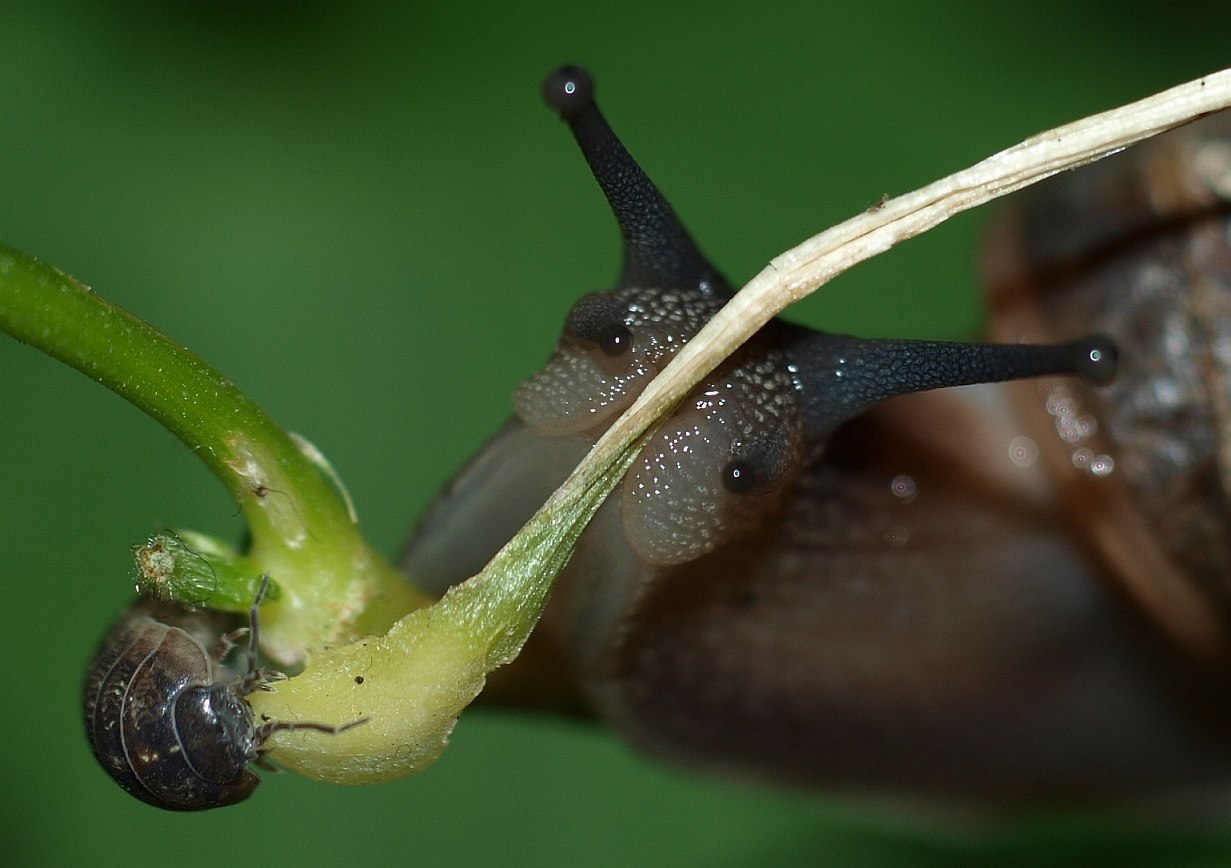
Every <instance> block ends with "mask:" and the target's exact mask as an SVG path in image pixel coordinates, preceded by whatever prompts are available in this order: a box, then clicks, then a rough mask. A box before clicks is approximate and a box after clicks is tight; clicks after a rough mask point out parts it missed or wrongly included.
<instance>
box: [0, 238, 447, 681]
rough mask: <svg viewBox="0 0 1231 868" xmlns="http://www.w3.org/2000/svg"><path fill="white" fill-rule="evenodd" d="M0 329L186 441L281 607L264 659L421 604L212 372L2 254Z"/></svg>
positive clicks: (386, 621) (327, 490) (32, 263)
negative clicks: (241, 524) (219, 486)
mask: <svg viewBox="0 0 1231 868" xmlns="http://www.w3.org/2000/svg"><path fill="white" fill-rule="evenodd" d="M0 330H3V331H6V332H8V333H9V334H11V335H12V336H13V337H15V338H17V339H18V340H19V341H22V342H24V343H27V344H30V345H32V346H34V347H37V348H38V349H40V350H42V351H43V352H45V353H47V354H48V355H51V356H54V357H55V358H57V359H59V360H60V361H62V362H65V363H66V364H68V365H71V366H72V367H74V368H76V369H77V370H79V371H81V372H82V373H84V374H86V375H87V376H89V377H92V378H93V379H95V380H97V381H98V382H100V383H102V384H103V385H104V386H106V387H107V388H109V389H111V390H112V391H114V392H116V393H117V394H119V395H120V396H121V397H123V398H125V399H127V400H128V401H130V402H132V403H133V404H135V405H136V406H137V407H138V408H139V409H141V410H144V411H145V412H146V413H148V414H149V415H150V416H152V417H153V418H154V419H155V420H157V421H158V422H159V423H161V424H162V425H163V426H164V427H166V428H167V430H169V431H170V432H171V433H172V434H174V435H176V436H177V437H179V438H180V440H182V441H184V443H185V444H186V445H187V446H188V447H189V448H190V449H191V450H192V451H193V452H195V453H196V454H197V455H198V456H199V457H200V458H201V460H202V461H204V462H205V463H206V465H207V466H208V467H209V468H210V470H212V471H213V472H214V474H215V475H216V476H217V477H218V478H219V479H220V480H222V483H223V485H225V486H226V488H227V490H228V491H229V492H230V493H231V495H232V496H233V497H234V498H235V500H236V501H237V502H238V503H239V505H240V507H241V508H242V509H243V513H244V517H245V518H246V519H247V521H248V527H249V528H250V530H251V532H252V549H251V551H250V552H249V553H248V556H249V557H250V559H251V560H252V562H253V563H255V564H257V565H259V567H260V569H261V570H262V571H263V572H269V573H270V574H271V575H272V576H273V578H274V579H275V580H276V581H277V582H278V584H279V585H280V587H281V589H282V597H281V599H279V600H278V601H277V602H271V603H270V604H269V606H268V607H267V609H268V611H267V613H264V612H265V610H263V613H264V614H263V621H264V623H263V628H264V631H263V639H264V640H265V641H264V647H265V650H266V651H267V652H268V653H269V654H270V656H271V657H273V658H274V659H276V660H278V661H279V662H281V663H283V664H292V663H296V662H299V661H301V660H303V659H305V657H306V653H307V650H308V649H312V648H319V647H323V646H325V645H331V644H337V643H339V642H345V641H350V640H351V639H354V638H357V637H359V636H363V635H371V634H373V633H381V632H384V630H385V629H387V628H388V627H389V625H390V624H392V623H393V622H394V621H395V620H396V619H397V618H399V617H401V616H402V615H404V614H405V613H406V612H407V611H410V610H411V609H413V608H416V607H417V606H419V605H421V604H422V603H423V602H424V600H423V598H422V597H421V596H420V595H419V594H417V593H416V592H415V591H414V590H413V588H411V586H410V585H409V584H408V583H407V582H406V580H405V579H404V578H403V577H402V576H401V575H400V574H399V573H398V572H397V571H396V570H395V569H394V568H393V567H392V566H390V565H389V564H388V563H387V562H386V561H385V560H384V559H383V558H381V557H380V556H379V555H378V554H376V552H375V551H373V550H372V549H371V547H370V546H369V545H368V544H367V542H366V541H365V540H364V539H363V536H362V535H361V534H360V533H359V529H358V528H357V527H356V526H355V525H354V524H353V523H352V522H351V520H350V517H349V515H348V513H347V510H346V507H345V505H344V504H343V502H342V500H341V499H340V498H339V497H338V495H337V493H336V492H335V491H334V490H333V489H332V488H331V487H330V485H329V483H328V482H327V481H326V480H325V479H324V478H323V477H322V476H321V474H320V472H318V470H317V468H316V466H314V464H313V462H312V460H310V459H309V457H308V456H306V455H305V454H304V452H303V451H301V449H300V448H299V447H298V446H297V445H296V444H295V442H294V441H292V439H291V438H290V437H288V436H287V434H286V433H285V432H284V431H283V430H282V429H281V428H279V427H278V425H277V424H276V423H275V422H274V421H273V420H272V419H270V418H269V417H268V416H267V415H266V414H265V413H264V411H262V410H261V408H260V407H258V406H257V405H256V404H255V403H254V402H253V401H252V400H251V399H250V398H248V397H247V396H246V395H244V394H243V393H242V392H241V391H240V390H239V389H237V388H236V387H235V386H234V384H232V383H231V382H230V381H228V380H227V379H226V378H225V377H223V376H222V375H221V374H220V373H218V371H216V370H214V369H213V368H211V367H210V366H209V365H207V364H205V363H204V362H203V361H201V360H200V359H198V358H197V357H196V356H194V355H193V354H192V353H190V352H188V351H187V350H186V349H184V348H183V347H180V346H179V345H177V344H175V343H174V342H172V341H171V340H169V339H168V338H167V337H165V336H164V335H162V334H160V333H159V332H157V331H156V330H154V329H153V328H152V327H150V326H149V325H148V324H146V323H144V322H142V321H141V320H139V319H137V318H136V317H134V316H133V315H132V314H130V313H128V312H127V311H124V310H122V309H120V308H118V307H116V306H115V305H113V304H111V303H110V302H108V301H107V300H106V299H103V298H100V297H99V296H97V295H95V294H94V293H93V292H91V291H90V290H89V288H88V287H85V286H83V285H82V284H80V283H78V282H77V281H76V280H74V279H73V278H71V277H69V276H68V275H66V274H64V273H63V272H61V271H59V270H58V269H55V268H52V267H51V266H49V265H45V264H43V263H41V262H38V261H37V260H35V259H33V258H31V257H29V256H26V255H25V254H23V253H19V252H18V251H16V250H14V249H12V248H10V247H7V246H4V245H2V244H0Z"/></svg>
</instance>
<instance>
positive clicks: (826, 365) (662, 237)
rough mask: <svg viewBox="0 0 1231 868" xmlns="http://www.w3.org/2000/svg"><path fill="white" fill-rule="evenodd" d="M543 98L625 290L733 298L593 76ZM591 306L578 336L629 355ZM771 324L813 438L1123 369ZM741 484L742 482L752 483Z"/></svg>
mask: <svg viewBox="0 0 1231 868" xmlns="http://www.w3.org/2000/svg"><path fill="white" fill-rule="evenodd" d="M543 96H544V97H545V98H546V100H547V102H548V103H550V104H551V105H552V107H554V108H555V109H556V110H557V111H559V112H560V116H561V117H562V118H563V119H564V120H565V121H567V122H568V125H569V127H570V128H571V129H572V131H573V136H574V137H575V138H576V139H577V144H578V145H579V146H580V147H581V151H582V154H584V155H585V158H586V162H588V163H589V164H590V169H591V170H592V171H593V172H594V177H595V179H597V181H598V183H599V186H600V187H602V189H603V193H604V194H605V195H606V196H607V201H608V203H609V204H610V205H611V210H612V211H613V212H615V216H616V220H617V221H618V222H619V224H620V231H621V233H622V234H623V236H624V269H623V272H622V274H621V275H620V283H619V288H621V289H626V288H638V289H660V290H693V291H700V292H702V293H705V294H714V295H717V296H718V297H720V298H725V297H728V296H730V295H731V294H732V289H731V286H730V284H729V283H727V281H726V279H725V278H724V277H723V276H722V275H721V274H719V273H718V271H717V270H716V269H715V268H714V267H713V266H712V265H710V264H709V262H707V261H706V259H705V257H704V256H702V255H701V251H700V250H698V249H697V246H696V244H695V243H694V242H693V240H692V238H691V237H690V236H689V234H688V232H687V230H685V229H684V226H683V224H681V223H680V221H679V218H678V217H676V215H675V211H674V210H672V208H671V206H670V205H669V204H668V203H667V200H666V199H665V198H663V195H662V193H660V192H659V190H658V188H657V187H655V186H654V182H653V181H651V180H650V179H649V177H648V176H647V175H646V174H645V172H643V171H642V170H641V167H640V166H638V165H637V161H636V160H634V159H633V158H632V155H631V154H629V152H628V151H627V150H626V149H625V147H624V145H623V144H621V143H620V139H619V138H618V137H617V136H616V134H615V132H614V131H612V129H611V127H610V126H609V125H608V124H607V121H606V119H605V118H604V117H603V115H602V113H601V112H600V111H599V110H598V106H597V105H596V104H595V102H594V80H593V79H592V78H591V77H590V75H589V73H587V72H586V71H585V70H584V69H581V68H579V67H576V66H562V67H560V68H559V69H557V70H556V71H555V72H553V73H552V74H551V75H550V76H548V77H547V80H546V81H545V82H544V83H543ZM591 308H595V305H590V306H589V307H586V308H584V309H583V310H582V311H581V312H580V313H578V312H575V313H574V315H573V316H572V318H571V319H570V328H571V329H572V330H573V332H574V333H575V334H576V335H578V336H581V337H585V338H586V339H590V340H595V341H598V342H599V345H600V346H601V347H602V348H603V351H604V352H605V353H607V354H608V355H609V356H615V355H618V354H619V353H621V352H623V351H624V350H625V349H626V348H627V345H628V340H627V339H626V338H628V335H627V329H623V330H622V331H618V332H617V331H612V330H610V329H608V331H603V332H602V334H600V333H599V332H600V330H601V329H602V328H606V325H605V324H607V323H609V322H615V323H616V324H617V325H618V319H616V318H613V317H612V316H611V315H610V312H609V311H599V310H597V308H595V309H593V310H592V309H591ZM599 314H603V315H602V316H600V315H599ZM767 329H768V332H769V333H770V334H775V333H776V334H777V335H778V336H779V339H780V340H781V341H782V342H783V344H784V349H785V352H786V355H787V357H788V359H789V360H790V363H791V364H792V366H793V371H794V374H795V376H796V382H797V384H798V385H799V387H800V391H801V392H802V394H803V418H804V427H805V429H806V431H807V435H808V437H809V438H810V439H815V438H818V437H824V436H826V435H828V434H829V432H831V431H832V430H833V429H834V428H836V427H837V426H838V425H839V424H840V423H842V422H844V421H846V420H847V419H850V418H852V417H854V416H856V415H858V414H859V413H861V412H863V411H864V410H866V409H868V408H870V407H871V406H872V405H873V404H875V403H877V402H878V401H883V400H885V399H886V398H892V397H894V396H895V395H904V394H907V393H909V392H922V391H926V390H929V389H940V388H944V387H946V386H965V385H970V384H972V383H992V382H1000V381H1003V380H1017V379H1022V378H1025V377H1039V376H1047V375H1055V374H1071V375H1077V376H1081V377H1084V378H1086V379H1088V380H1090V381H1091V382H1094V383H1098V384H1105V383H1107V382H1109V381H1110V380H1111V378H1112V377H1113V376H1115V372H1116V362H1117V352H1116V347H1115V344H1113V343H1112V342H1111V339H1110V338H1107V337H1105V336H1101V335H1094V336H1091V337H1087V338H1083V339H1082V340H1079V341H1075V342H1073V343H1070V344H1063V345H1059V346H1050V347H1046V346H1030V345H1025V344H1012V345H1008V344H961V343H938V342H934V341H899V340H862V339H859V338H852V337H843V336H840V335H829V334H824V333H817V332H812V331H811V330H807V329H802V328H798V327H795V326H791V325H788V324H786V323H783V322H781V321H775V323H774V324H771V325H770V326H768V327H767ZM591 333H593V334H591ZM733 482H735V484H737V485H742V484H744V482H745V480H743V479H740V480H738V481H733Z"/></svg>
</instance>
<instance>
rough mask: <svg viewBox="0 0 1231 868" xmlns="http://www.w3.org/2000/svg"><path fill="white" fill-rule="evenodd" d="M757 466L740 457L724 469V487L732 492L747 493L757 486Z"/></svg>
mask: <svg viewBox="0 0 1231 868" xmlns="http://www.w3.org/2000/svg"><path fill="white" fill-rule="evenodd" d="M756 485H757V480H756V468H755V467H753V466H752V464H751V463H749V462H747V461H743V460H741V459H739V458H737V459H735V460H734V461H732V462H730V463H729V464H728V465H727V466H726V467H724V468H723V469H722V487H723V488H725V489H726V490H727V491H729V492H731V493H732V494H747V493H748V492H749V491H752V490H753V489H754V488H756Z"/></svg>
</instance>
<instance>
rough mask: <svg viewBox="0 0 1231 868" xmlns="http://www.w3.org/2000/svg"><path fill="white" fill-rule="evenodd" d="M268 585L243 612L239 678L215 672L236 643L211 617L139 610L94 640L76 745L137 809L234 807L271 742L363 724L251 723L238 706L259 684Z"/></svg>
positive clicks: (159, 608) (168, 607)
mask: <svg viewBox="0 0 1231 868" xmlns="http://www.w3.org/2000/svg"><path fill="white" fill-rule="evenodd" d="M268 584H269V577H268V576H266V577H265V578H264V580H263V581H262V583H261V587H260V590H259V591H258V592H257V595H256V599H255V600H254V601H253V603H252V611H251V614H250V616H249V619H250V623H251V627H250V632H249V633H248V651H247V654H246V655H245V656H244V661H245V665H244V668H243V669H242V670H241V671H239V672H236V671H233V670H232V669H230V668H229V667H227V666H226V664H225V663H224V660H225V658H226V656H227V652H229V651H230V649H231V647H232V641H233V640H234V638H236V636H237V635H238V633H237V632H234V631H233V632H227V630H226V628H227V626H228V624H227V623H226V622H228V621H229V620H230V619H229V618H228V617H227V616H225V615H224V614H223V613H221V612H210V611H206V610H200V609H193V608H191V607H188V606H183V605H180V604H178V603H156V602H153V601H151V600H145V601H143V602H141V603H138V604H137V605H135V606H133V607H132V608H130V609H129V610H128V611H127V612H125V613H124V615H123V616H122V617H121V618H120V620H119V621H118V622H117V623H116V624H115V626H114V627H113V628H112V629H111V632H110V633H109V634H108V635H107V637H106V638H105V639H104V640H103V642H102V644H101V646H100V647H99V650H98V653H97V654H95V656H94V660H93V662H92V663H91V665H90V670H89V673H88V674H87V676H86V686H85V728H86V736H87V737H88V738H89V741H90V747H91V748H92V749H93V751H94V755H95V756H96V757H98V761H99V762H100V763H101V764H102V766H103V768H105V769H106V770H107V772H108V773H109V774H110V775H111V776H112V777H113V778H115V780H116V782H117V783H119V785H120V786H121V787H123V788H124V789H125V790H127V791H128V792H129V793H131V794H132V795H134V796H136V797H137V798H138V799H141V800H142V801H143V802H148V803H149V804H151V805H154V806H155V807H158V808H165V809H167V810H170V811H198V810H205V809H207V808H219V807H223V806H225V805H233V804H235V803H236V802H242V801H243V800H244V799H246V798H248V796H250V795H251V794H252V791H253V790H254V789H255V788H256V786H257V784H259V783H260V782H261V780H260V778H258V777H257V776H256V774H255V773H254V772H252V771H251V770H249V768H248V763H250V762H255V763H257V764H258V765H259V764H260V763H261V755H262V752H263V751H262V748H263V747H264V745H265V742H266V741H267V740H268V739H269V737H270V736H271V735H272V734H273V733H275V732H278V731H279V730H293V729H314V730H317V731H320V732H326V733H331V734H333V733H338V732H343V731H345V730H347V729H350V728H351V727H354V726H358V725H359V724H361V723H363V721H362V720H360V721H354V722H352V723H349V724H346V725H344V726H340V727H339V726H327V725H325V724H320V723H290V722H286V721H265V722H264V723H261V724H257V723H256V721H255V720H254V719H253V714H252V709H251V707H249V705H248V703H247V701H245V699H244V697H245V696H246V695H248V694H249V693H251V692H252V691H253V690H256V689H258V688H259V686H260V683H261V679H262V677H263V673H262V672H261V671H260V670H258V669H257V649H258V648H259V646H260V614H259V609H260V605H261V598H262V597H263V596H264V594H265V590H266V588H267V587H268ZM232 626H233V625H232ZM238 632H242V631H238Z"/></svg>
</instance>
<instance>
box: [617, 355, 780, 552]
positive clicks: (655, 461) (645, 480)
mask: <svg viewBox="0 0 1231 868" xmlns="http://www.w3.org/2000/svg"><path fill="white" fill-rule="evenodd" d="M803 454H804V441H803V426H802V421H801V419H800V418H799V416H798V413H797V409H796V407H795V404H794V394H793V392H792V390H791V389H790V386H789V380H787V379H786V373H785V370H784V369H783V368H777V367H776V366H775V365H774V363H773V362H772V361H771V362H770V363H755V362H754V363H751V364H746V365H744V366H735V367H733V368H728V369H727V370H726V371H725V373H722V374H720V375H719V376H718V377H716V378H715V379H713V380H711V381H710V382H708V383H706V384H705V385H703V386H702V388H701V390H700V392H699V394H697V395H696V396H695V397H694V398H692V399H690V400H689V401H687V402H685V406H684V408H683V409H681V410H680V411H679V412H677V413H676V414H675V415H674V416H672V417H671V418H670V419H668V420H667V421H666V423H664V425H663V426H662V428H660V429H659V431H658V433H657V434H655V435H654V437H653V438H651V440H650V441H649V442H648V443H647V444H646V446H645V448H643V449H642V451H641V454H640V455H639V456H638V457H637V460H636V461H635V462H634V464H633V467H632V469H631V470H630V471H629V474H628V476H627V477H625V480H624V486H623V488H622V492H623V493H622V505H621V513H622V516H623V521H624V535H625V537H626V538H627V539H628V542H629V544H630V545H631V546H632V547H633V550H634V551H636V552H637V554H638V556H640V557H641V559H642V560H644V561H646V562H647V563H651V564H656V565H660V566H665V565H670V564H679V563H684V562H686V561H690V560H693V559H695V558H698V557H700V556H702V555H704V554H706V553H707V552H710V551H713V550H714V549H715V548H717V547H718V546H720V545H723V544H725V543H727V542H731V541H733V540H735V539H738V538H740V537H742V536H744V535H746V534H748V533H751V532H754V531H755V530H756V529H757V528H759V527H760V526H761V525H762V521H763V519H764V518H765V517H766V516H767V515H768V514H769V513H771V512H772V511H773V510H774V509H775V508H776V506H777V503H778V496H779V495H780V494H781V492H782V490H783V488H784V486H785V484H786V483H787V481H788V480H789V479H790V478H791V476H792V475H793V473H794V471H795V469H796V468H798V467H799V465H800V463H801V462H802V460H803Z"/></svg>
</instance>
